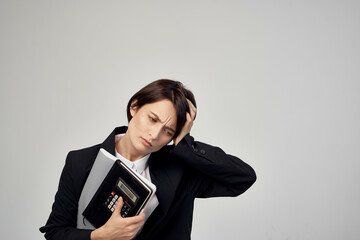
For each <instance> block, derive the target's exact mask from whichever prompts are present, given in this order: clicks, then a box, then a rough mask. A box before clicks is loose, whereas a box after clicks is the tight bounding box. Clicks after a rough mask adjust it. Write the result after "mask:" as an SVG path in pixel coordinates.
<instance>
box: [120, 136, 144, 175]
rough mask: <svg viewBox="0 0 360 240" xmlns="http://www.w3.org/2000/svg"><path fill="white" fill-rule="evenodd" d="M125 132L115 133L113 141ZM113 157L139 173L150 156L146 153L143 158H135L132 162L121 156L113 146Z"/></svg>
mask: <svg viewBox="0 0 360 240" xmlns="http://www.w3.org/2000/svg"><path fill="white" fill-rule="evenodd" d="M124 135H125V134H117V135H115V143H117V142H118V141H119V140H120V139H121V138H122V137H123V136H124ZM115 157H117V158H118V159H120V160H121V161H122V162H123V163H125V164H126V166H128V167H129V168H131V169H134V170H136V171H137V172H138V173H139V174H142V173H143V171H144V170H145V169H146V167H147V166H148V160H149V157H150V154H148V155H146V156H145V157H143V158H140V159H137V160H135V161H134V162H132V161H130V160H128V159H127V158H125V157H123V156H122V155H121V154H120V153H118V151H117V150H116V148H115Z"/></svg>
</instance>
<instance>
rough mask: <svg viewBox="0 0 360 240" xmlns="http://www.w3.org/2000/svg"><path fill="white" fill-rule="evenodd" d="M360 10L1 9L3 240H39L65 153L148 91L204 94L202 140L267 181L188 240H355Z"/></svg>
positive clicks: (202, 216) (119, 2)
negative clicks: (154, 84) (151, 86)
mask: <svg viewBox="0 0 360 240" xmlns="http://www.w3.org/2000/svg"><path fill="white" fill-rule="evenodd" d="M359 8H360V3H359V1H346V0H345V1H344V0H342V1H340V0H338V1H325V0H324V1H320V0H311V1H310V0H305V1H304V0H302V1H300V0H299V1H285V0H278V1H268V0H261V1H250V0H248V1H245V0H237V1H235V0H234V1H230V0H221V1H220V0H218V1H214V0H207V1H205V0H203V1H199V0H193V1H123V0H116V1H115V0H112V1H106V0H105V1H94V0H86V1H85V0H77V1H74V0H65V1H50V0H47V1H45V0H43V1H40V0H33V1H26V0H24V1H18V0H0V34H1V37H0V99H1V100H0V111H1V120H0V121H1V124H0V144H1V152H0V171H1V172H0V187H1V198H0V232H1V239H34V240H35V239H41V238H42V235H41V233H40V232H39V231H38V228H39V227H40V226H42V225H44V224H45V222H46V220H47V218H48V215H49V213H50V210H51V205H52V203H53V200H54V195H55V193H56V189H57V185H58V181H59V177H60V173H61V170H62V168H63V165H64V161H65V157H66V154H67V153H68V152H69V151H70V150H73V149H79V148H83V147H87V146H91V145H94V144H97V143H100V142H102V141H103V140H104V139H105V138H106V137H107V136H108V134H109V133H110V132H111V131H112V130H113V128H114V127H116V126H118V125H125V124H127V121H126V116H125V115H126V112H125V106H126V104H127V101H128V99H129V98H130V97H131V95H132V94H133V93H135V91H137V90H139V89H140V88H141V87H143V86H144V85H145V84H147V83H149V82H151V81H153V80H156V79H159V78H170V79H176V80H180V81H182V82H183V83H184V84H185V85H186V86H187V87H189V88H190V89H192V90H193V92H194V93H195V96H196V98H197V101H198V117H197V119H196V121H195V124H194V127H193V130H192V135H193V136H194V137H195V139H196V140H199V141H203V142H207V143H209V144H213V145H217V146H220V147H222V148H223V149H224V150H225V151H226V152H228V153H231V154H233V155H236V156H239V157H240V158H242V159H243V160H244V161H246V162H248V163H249V164H250V165H251V166H253V167H254V169H255V170H256V172H257V175H258V181H257V182H256V183H255V185H254V186H253V187H252V188H251V189H249V190H248V191H247V192H246V193H245V194H243V195H241V196H239V197H236V198H215V199H206V200H197V201H196V205H195V212H194V223H193V232H192V237H193V239H206V240H215V239H247V240H259V239H261V240H262V239H267V240H269V239H273V240H282V239H284V240H290V239H291V240H296V239H297V240H313V239H324V240H325V239H326V240H338V239H346V240H355V239H360V225H359V224H360V207H359V202H360V188H359V182H360V161H359V160H360V147H359V142H360V127H359V122H360V47H359V42H360V33H359V32H360V17H359V16H360V14H359Z"/></svg>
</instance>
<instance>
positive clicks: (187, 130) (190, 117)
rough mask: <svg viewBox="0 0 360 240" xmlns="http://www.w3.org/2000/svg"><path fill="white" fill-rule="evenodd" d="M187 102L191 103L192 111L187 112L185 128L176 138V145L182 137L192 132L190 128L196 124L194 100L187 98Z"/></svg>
mask: <svg viewBox="0 0 360 240" xmlns="http://www.w3.org/2000/svg"><path fill="white" fill-rule="evenodd" d="M187 102H188V104H189V109H190V113H189V112H187V113H186V122H185V124H184V126H183V128H182V129H181V131H180V133H179V135H178V136H177V137H176V138H175V139H174V144H175V146H176V145H178V143H179V142H180V141H181V139H183V138H184V137H185V136H186V135H187V134H188V133H190V130H191V128H192V126H193V124H194V119H195V116H196V107H195V106H194V104H192V102H191V101H190V100H189V99H187Z"/></svg>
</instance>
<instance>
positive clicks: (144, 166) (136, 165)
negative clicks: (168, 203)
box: [115, 134, 159, 232]
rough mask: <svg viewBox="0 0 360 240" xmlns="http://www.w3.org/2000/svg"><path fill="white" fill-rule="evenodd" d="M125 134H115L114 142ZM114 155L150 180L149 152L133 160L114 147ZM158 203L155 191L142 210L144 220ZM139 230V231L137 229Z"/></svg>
mask: <svg viewBox="0 0 360 240" xmlns="http://www.w3.org/2000/svg"><path fill="white" fill-rule="evenodd" d="M124 135H125V134H118V135H115V144H116V143H117V142H118V141H119V140H120V139H121V138H122V137H123V136H124ZM115 155H116V156H115V157H116V158H118V159H120V160H121V161H122V162H123V163H125V164H126V166H128V167H129V168H131V169H133V170H135V171H137V172H138V173H139V174H140V175H142V176H143V177H145V178H146V179H147V180H149V181H150V182H151V177H150V172H149V164H148V160H149V157H150V154H148V155H146V156H145V157H143V158H140V159H138V160H135V161H134V162H132V161H130V160H128V159H126V158H125V157H123V156H122V155H121V154H120V153H118V151H117V150H116V148H115ZM158 205H159V201H158V199H157V197H156V193H155V194H154V196H153V197H152V198H151V200H150V202H149V203H148V205H147V207H146V208H145V210H144V213H145V219H144V222H146V220H147V219H148V218H149V217H150V215H151V213H152V212H153V211H154V210H155V208H156V207H157V206H158ZM139 232H140V231H139Z"/></svg>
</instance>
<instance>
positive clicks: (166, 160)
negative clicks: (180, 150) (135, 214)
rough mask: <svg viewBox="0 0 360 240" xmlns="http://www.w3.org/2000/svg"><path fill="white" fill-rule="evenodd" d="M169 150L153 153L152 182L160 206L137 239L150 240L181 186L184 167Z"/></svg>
mask: <svg viewBox="0 0 360 240" xmlns="http://www.w3.org/2000/svg"><path fill="white" fill-rule="evenodd" d="M169 148H170V146H169V147H168V146H167V147H164V148H163V149H161V150H160V151H158V152H155V153H152V154H151V155H150V159H149V170H150V176H151V181H152V183H154V184H155V185H156V197H157V198H158V201H159V205H158V206H157V207H156V209H155V210H154V212H153V213H152V214H151V216H150V217H149V218H148V220H147V221H146V223H145V225H144V227H143V229H142V231H141V232H140V234H139V235H138V236H137V238H136V239H148V238H149V235H152V234H153V230H154V229H157V226H158V225H159V224H160V223H161V222H162V219H163V218H164V217H165V216H166V214H167V213H168V211H169V209H170V206H171V205H172V203H173V201H174V197H175V193H176V190H177V188H178V186H179V184H180V181H181V178H182V175H183V172H184V167H183V165H182V164H179V163H178V162H177V160H176V159H174V158H171V155H170V154H169Z"/></svg>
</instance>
